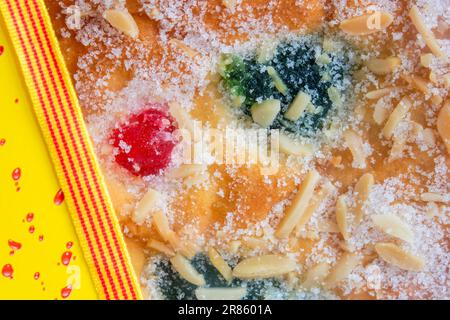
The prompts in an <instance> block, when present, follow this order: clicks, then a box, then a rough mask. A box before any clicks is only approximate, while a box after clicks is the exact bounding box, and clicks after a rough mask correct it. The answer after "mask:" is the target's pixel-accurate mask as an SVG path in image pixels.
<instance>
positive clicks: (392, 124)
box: [382, 97, 411, 139]
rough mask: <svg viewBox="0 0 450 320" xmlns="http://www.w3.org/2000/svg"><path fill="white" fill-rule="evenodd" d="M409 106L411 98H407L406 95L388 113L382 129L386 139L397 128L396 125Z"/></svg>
mask: <svg viewBox="0 0 450 320" xmlns="http://www.w3.org/2000/svg"><path fill="white" fill-rule="evenodd" d="M410 108H411V100H409V98H408V97H404V98H403V99H402V100H400V102H399V103H398V104H397V106H396V107H395V109H394V110H393V111H392V113H391V114H390V115H389V118H388V120H387V122H386V124H385V125H384V128H383V130H382V133H383V136H384V137H385V138H386V139H390V138H391V137H392V135H393V134H394V131H395V128H397V125H398V124H399V123H400V122H401V121H402V120H403V118H404V117H405V116H406V114H407V113H408V111H409V109H410Z"/></svg>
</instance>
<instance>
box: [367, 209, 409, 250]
mask: <svg viewBox="0 0 450 320" xmlns="http://www.w3.org/2000/svg"><path fill="white" fill-rule="evenodd" d="M371 218H372V221H373V223H374V225H375V226H377V227H378V228H379V229H380V230H382V231H383V232H385V233H387V234H389V235H391V236H393V237H396V238H399V239H401V240H404V241H406V242H410V243H412V242H413V241H414V234H413V232H412V231H411V228H410V227H409V226H408V225H407V224H406V223H405V222H403V221H402V220H401V219H400V218H399V217H397V216H396V215H393V214H375V215H372V216H371Z"/></svg>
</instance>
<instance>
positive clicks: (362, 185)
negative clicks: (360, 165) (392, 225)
mask: <svg viewBox="0 0 450 320" xmlns="http://www.w3.org/2000/svg"><path fill="white" fill-rule="evenodd" d="M374 182H375V179H374V177H373V175H372V174H371V173H365V174H363V175H362V176H361V177H360V178H359V180H358V182H357V183H356V185H355V193H356V201H355V202H356V204H355V224H357V225H358V224H360V223H361V221H362V219H363V216H364V210H363V207H364V204H365V202H366V201H367V198H368V197H369V193H370V190H371V189H372V186H373V184H374Z"/></svg>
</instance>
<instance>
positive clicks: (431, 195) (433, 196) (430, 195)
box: [420, 192, 448, 203]
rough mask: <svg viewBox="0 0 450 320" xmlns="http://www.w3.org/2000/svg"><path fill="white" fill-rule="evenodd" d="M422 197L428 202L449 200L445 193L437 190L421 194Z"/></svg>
mask: <svg viewBox="0 0 450 320" xmlns="http://www.w3.org/2000/svg"><path fill="white" fill-rule="evenodd" d="M420 199H421V200H422V201H426V202H444V203H445V202H448V200H447V199H446V197H445V196H444V195H443V194H439V193H436V192H425V193H422V194H421V195H420Z"/></svg>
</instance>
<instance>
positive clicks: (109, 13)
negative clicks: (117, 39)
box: [103, 9, 139, 39]
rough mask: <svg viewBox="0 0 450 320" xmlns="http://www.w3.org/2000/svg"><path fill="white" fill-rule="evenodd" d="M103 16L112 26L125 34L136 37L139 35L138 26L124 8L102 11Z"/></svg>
mask: <svg viewBox="0 0 450 320" xmlns="http://www.w3.org/2000/svg"><path fill="white" fill-rule="evenodd" d="M103 18H105V20H106V21H108V22H109V23H110V24H111V25H112V26H113V27H114V28H116V29H117V30H119V31H120V32H122V33H124V34H125V35H127V36H129V37H131V38H133V39H136V38H137V37H138V36H139V28H138V26H137V24H136V21H134V18H133V16H132V15H131V14H130V13H129V12H128V11H126V10H120V9H110V10H106V11H105V12H104V13H103Z"/></svg>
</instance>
